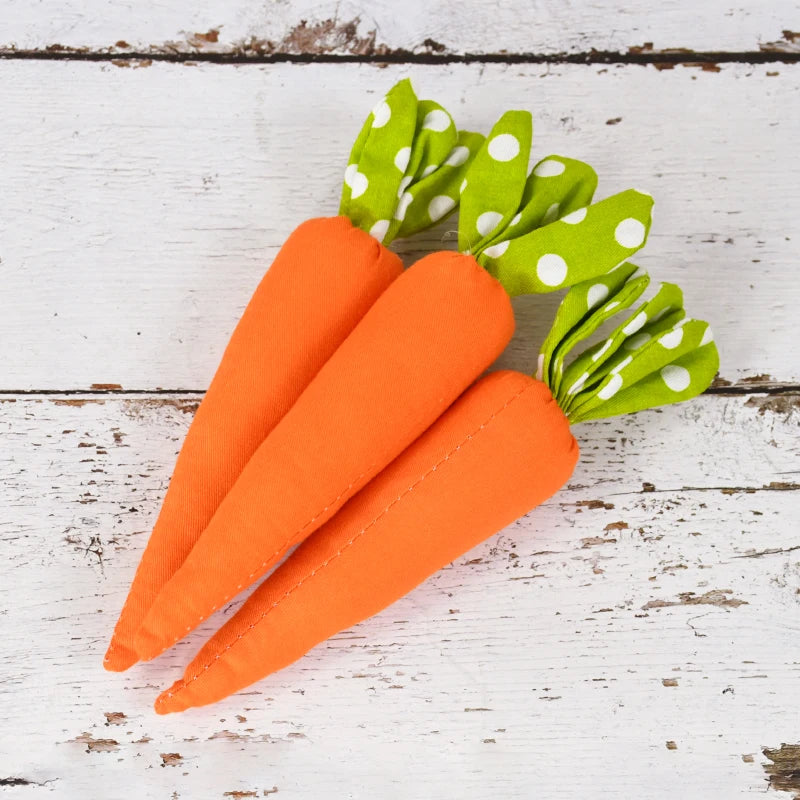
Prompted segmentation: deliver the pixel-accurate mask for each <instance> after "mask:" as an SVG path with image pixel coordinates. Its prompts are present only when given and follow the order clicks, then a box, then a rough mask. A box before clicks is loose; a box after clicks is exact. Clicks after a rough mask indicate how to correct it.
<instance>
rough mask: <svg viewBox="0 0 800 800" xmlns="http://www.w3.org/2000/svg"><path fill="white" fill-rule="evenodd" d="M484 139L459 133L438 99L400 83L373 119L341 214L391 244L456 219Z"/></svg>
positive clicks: (359, 143)
mask: <svg viewBox="0 0 800 800" xmlns="http://www.w3.org/2000/svg"><path fill="white" fill-rule="evenodd" d="M483 140H484V137H483V136H481V135H480V134H478V133H469V132H466V131H458V130H457V129H456V126H455V123H454V122H453V119H452V117H451V116H450V114H448V112H447V111H446V110H445V109H444V108H442V106H440V105H439V104H438V103H435V102H434V101H433V100H418V99H417V96H416V94H415V93H414V90H413V89H412V87H411V82H410V81H409V80H407V79H406V80H402V81H400V82H399V83H398V84H396V85H395V86H394V87H393V88H392V89H391V90H390V91H389V93H388V94H387V95H386V97H384V98H383V99H382V100H381V101H380V102H379V103H378V104H377V105H376V106H375V108H373V109H372V111H371V112H370V114H369V116H368V117H367V120H366V122H365V123H364V126H363V127H362V129H361V132H360V133H359V135H358V138H357V139H356V141H355V144H354V145H353V149H352V151H351V153H350V159H349V160H348V164H347V169H346V170H345V178H344V186H343V188H342V200H341V204H340V207H339V213H340V214H342V215H344V216H347V217H349V218H350V219H351V220H352V221H353V224H354V225H356V226H357V227H359V228H362V229H363V230H365V231H367V232H368V233H370V234H371V235H372V236H374V237H375V238H376V239H378V241H380V242H383V243H384V244H388V243H389V242H391V241H392V240H393V239H397V238H399V237H401V236H410V235H412V234H414V233H417V232H419V231H421V230H424V229H425V228H427V227H430V226H431V225H434V224H435V223H437V222H439V221H440V220H442V219H444V218H445V217H447V216H448V215H449V214H451V213H452V212H453V211H454V210H455V208H456V206H457V205H458V199H459V186H460V185H461V183H462V182H463V180H464V176H465V174H466V172H467V169H468V168H469V165H470V164H471V162H472V160H473V159H474V157H475V155H476V153H477V152H478V150H479V148H480V146H481V144H482V143H483Z"/></svg>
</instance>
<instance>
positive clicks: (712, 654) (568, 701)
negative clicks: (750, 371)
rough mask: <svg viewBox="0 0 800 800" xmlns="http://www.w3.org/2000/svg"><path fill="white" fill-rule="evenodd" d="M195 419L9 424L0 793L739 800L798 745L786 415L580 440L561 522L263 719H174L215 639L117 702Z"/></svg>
mask: <svg viewBox="0 0 800 800" xmlns="http://www.w3.org/2000/svg"><path fill="white" fill-rule="evenodd" d="M192 406H193V401H192V400H191V399H189V400H187V399H185V398H179V397H162V398H154V397H152V396H150V397H148V396H142V397H132V398H125V399H123V398H104V399H103V398H101V399H91V398H87V399H84V398H81V399H76V398H39V399H23V398H22V397H20V398H16V399H15V401H13V402H4V403H0V437H2V438H1V441H2V448H1V449H0V504H2V507H3V508H4V512H5V513H4V514H3V515H2V516H0V563H2V564H3V567H2V576H3V577H2V580H1V581H0V609H1V610H0V632H1V634H2V640H3V647H2V649H0V709H2V717H3V724H2V726H0V779H6V780H7V781H8V779H12V778H19V779H24V780H27V781H30V782H31V783H30V785H27V786H24V785H20V786H17V787H16V788H12V786H11V785H10V784H9V783H8V782H7V783H6V784H0V786H3V787H4V790H5V791H8V793H9V796H11V797H17V796H19V797H29V796H30V797H33V796H36V797H38V796H39V795H45V794H47V793H48V792H49V794H50V796H53V797H57V798H77V797H103V798H108V800H117V799H118V798H119V800H123V798H124V799H125V800H127V799H128V798H130V797H131V796H132V795H131V792H132V791H133V789H132V787H135V796H136V797H137V798H144V799H149V798H167V797H174V798H200V797H202V798H207V797H208V798H211V797H223V796H225V797H264V796H265V795H266V796H271V795H270V794H269V793H270V792H276V796H277V797H279V798H292V800H294V799H296V798H299V799H302V798H309V800H318V798H321V797H331V796H337V797H351V798H357V799H358V800H361V798H375V797H382V798H403V799H404V800H405V799H406V798H415V799H416V798H420V800H421V799H422V798H430V797H437V798H455V797H476V798H490V797H504V798H512V799H514V800H516V799H517V798H519V799H520V800H522V798H526V799H527V798H530V797H531V796H533V795H532V792H533V793H534V794H535V796H536V797H539V798H543V800H549V798H562V797H597V798H609V800H610V799H611V798H614V799H615V800H616V798H620V797H625V798H637V800H674V798H676V797H687V798H703V800H731V798H745V797H747V798H749V797H753V796H760V794H761V793H762V792H763V791H765V790H766V788H767V778H766V774H765V772H764V770H763V768H762V766H761V765H762V763H764V762H766V760H767V759H766V758H765V757H764V755H763V754H762V748H763V747H779V746H780V744H781V743H782V742H796V741H797V738H796V737H797V726H796V714H795V710H794V705H795V704H794V702H793V698H794V697H795V696H796V687H797V681H798V679H799V678H800V668H799V667H798V665H799V664H800V645H798V642H799V641H800V636H798V634H800V622H799V620H800V617H799V616H798V602H799V598H800V594H799V592H800V550H798V548H799V547H800V539H798V529H797V514H798V510H800V509H799V508H798V497H799V496H800V495H799V494H798V486H797V483H798V477H797V476H798V471H797V463H798V457H799V456H800V441H799V440H798V435H797V432H798V422H800V395H786V396H783V397H776V398H770V397H767V396H763V395H761V396H754V397H751V398H747V397H719V396H716V397H704V398H701V399H698V400H696V401H694V402H692V403H689V404H685V405H683V406H680V407H672V408H668V409H664V410H663V411H659V412H656V411H654V412H646V413H643V414H639V415H635V416H631V417H626V418H619V419H616V420H608V421H602V422H596V423H590V424H586V425H583V426H579V427H578V428H576V432H577V435H578V436H579V438H580V441H581V443H582V447H583V458H582V461H581V463H580V465H579V467H578V469H577V471H576V473H575V475H574V476H573V478H572V480H571V481H570V486H569V487H568V488H566V489H564V490H563V491H562V492H560V493H559V494H558V495H557V496H556V497H555V498H554V499H553V500H552V501H551V502H549V503H547V504H546V505H545V506H543V507H542V508H540V509H538V510H537V511H535V512H534V513H532V514H531V515H529V516H528V517H527V518H526V519H524V520H521V521H520V522H518V523H517V524H516V525H513V526H511V527H510V528H508V529H507V530H506V531H504V532H503V533H502V534H501V535H499V536H496V537H494V538H493V539H491V540H490V541H488V542H487V543H486V544H484V545H482V546H480V547H478V548H476V549H475V550H474V551H473V552H471V553H470V554H468V555H467V556H465V557H464V558H461V559H459V560H458V562H457V563H455V564H454V565H452V566H451V567H449V568H448V569H445V570H443V571H442V572H441V573H439V574H438V575H436V576H435V577H434V578H433V579H431V580H430V581H428V582H427V583H426V584H424V585H423V586H421V587H420V588H418V589H417V590H416V591H414V592H413V593H412V594H410V595H409V596H408V597H406V598H405V599H404V600H402V601H400V602H399V603H397V604H396V605H394V606H392V607H391V608H390V609H388V610H387V611H385V612H384V613H382V614H380V615H379V616H378V617H376V618H374V619H372V620H370V621H368V622H366V623H364V624H361V625H358V626H356V627H355V628H354V629H353V630H351V631H347V632H345V633H342V634H341V635H339V636H337V637H335V638H334V639H333V640H332V641H330V642H328V643H327V644H325V645H322V646H320V647H319V648H317V649H315V650H314V651H313V652H312V653H311V654H310V655H309V656H307V657H306V658H304V659H303V660H302V661H301V662H299V663H298V664H296V665H294V666H292V667H290V668H289V669H287V670H285V671H283V672H281V673H280V674H278V675H276V676H273V677H271V678H269V679H267V680H265V681H263V682H262V683H260V684H258V685H257V686H255V687H254V688H253V689H252V690H251V691H250V692H247V693H243V694H241V695H238V696H236V697H233V698H231V699H229V700H227V701H225V702H223V703H221V704H218V705H216V706H213V707H210V708H206V709H200V710H194V711H192V712H189V713H187V714H185V715H172V716H169V717H165V718H161V717H157V716H156V715H155V714H154V712H153V711H152V709H151V703H152V701H153V699H154V698H155V696H156V694H157V693H158V690H159V687H162V686H164V685H166V684H168V683H169V682H170V681H172V680H173V679H174V678H175V677H176V675H178V674H179V672H180V671H181V669H182V666H183V665H184V664H185V663H186V662H187V661H188V659H189V658H190V657H191V655H192V653H193V652H194V651H195V650H196V648H197V647H198V646H199V643H200V642H201V640H203V639H204V638H205V637H206V636H207V635H208V634H209V633H210V630H211V627H210V626H208V625H206V626H204V628H203V630H202V631H200V632H199V633H197V634H195V635H193V636H192V637H191V638H190V639H189V640H188V642H186V643H183V644H181V645H180V646H179V647H177V648H176V649H175V651H174V652H172V653H170V654H169V655H167V656H165V657H163V658H162V659H160V660H158V661H156V662H155V663H152V664H149V665H145V666H140V667H137V668H136V669H134V670H132V671H131V672H129V673H126V674H124V675H112V674H108V673H105V672H104V671H103V669H102V667H101V659H102V655H103V652H104V649H105V644H106V640H107V637H108V635H109V633H110V630H111V628H112V626H113V621H114V618H115V614H116V612H117V611H118V609H119V607H120V605H121V603H122V600H123V597H124V593H125V589H126V585H127V583H128V581H129V580H130V578H131V576H132V573H133V570H134V568H135V564H136V562H137V560H138V557H139V554H140V552H141V550H142V547H143V546H144V542H145V538H146V535H147V533H148V531H149V528H150V526H151V524H152V522H153V520H154V517H155V514H156V512H157V509H158V506H159V503H160V500H161V497H162V495H163V492H164V488H165V485H166V482H167V479H168V475H169V472H170V469H171V466H172V461H173V458H174V454H175V452H176V450H177V448H178V446H179V443H180V441H181V439H182V437H183V435H184V434H185V431H186V428H187V426H188V423H189V420H190V418H191V412H192ZM643 482H647V483H650V484H652V486H653V488H654V491H652V492H643V491H642V484H643ZM603 504H607V505H608V506H609V507H604V506H603ZM612 505H613V507H610V506H612ZM230 611H231V610H230V609H228V613H230ZM213 623H215V624H218V623H219V619H216V620H213ZM669 742H673V743H674V745H672V744H668V743H669ZM672 747H674V748H676V749H670V748H672ZM750 758H752V761H751V762H748V761H747V760H745V759H750ZM237 792H239V793H240V794H236V793H237ZM773 794H774V796H775V797H776V798H782V797H786V798H787V800H788V798H789V796H790V795H788V794H782V793H780V792H775V793H771V795H770V796H773Z"/></svg>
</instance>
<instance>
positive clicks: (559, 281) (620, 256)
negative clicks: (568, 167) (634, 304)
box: [468, 159, 653, 297]
mask: <svg viewBox="0 0 800 800" xmlns="http://www.w3.org/2000/svg"><path fill="white" fill-rule="evenodd" d="M550 160H552V159H550ZM468 179H469V178H468ZM652 206H653V198H652V197H650V195H647V194H642V193H641V192H637V191H635V190H634V189H628V190H627V191H624V192H620V193H619V194H615V195H613V196H611V197H607V198H606V199H604V200H600V201H599V202H596V203H592V204H591V205H589V206H584V207H583V208H580V209H577V210H575V211H571V212H570V213H567V214H565V216H563V217H561V218H560V219H558V220H556V221H554V222H551V223H550V224H546V225H544V226H543V227H540V228H536V229H535V230H531V231H529V232H527V231H520V235H517V232H516V230H514V231H509V233H511V234H512V236H511V237H510V238H507V239H505V240H504V241H501V242H498V243H497V244H493V245H492V246H491V247H489V248H487V249H486V250H484V252H483V253H482V254H481V255H480V256H479V258H478V261H479V262H480V263H481V264H483V265H484V266H485V267H486V269H487V270H488V271H489V272H490V273H491V274H492V275H494V276H495V277H496V278H497V279H498V280H499V281H500V282H501V283H502V284H503V286H504V287H505V289H506V291H507V292H508V293H509V294H510V295H511V296H512V297H513V296H516V295H520V294H534V293H535V294H538V293H541V292H552V291H554V290H555V289H561V288H563V287H565V286H573V285H575V284H576V283H580V282H582V281H584V280H587V279H589V278H591V277H594V276H597V275H603V274H604V273H606V272H608V271H609V270H610V269H613V268H614V267H615V266H617V265H618V264H620V263H621V262H623V261H624V260H625V259H626V258H628V257H629V256H631V255H632V254H633V253H635V252H636V251H637V250H639V249H640V248H641V247H643V246H644V243H645V241H646V240H647V235H648V233H649V231H650V224H651V209H652Z"/></svg>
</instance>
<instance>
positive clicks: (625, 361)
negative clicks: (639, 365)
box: [611, 356, 633, 375]
mask: <svg viewBox="0 0 800 800" xmlns="http://www.w3.org/2000/svg"><path fill="white" fill-rule="evenodd" d="M631 361H633V356H628V357H627V358H623V359H622V361H620V362H619V364H617V366H616V367H614V368H613V369H612V370H611V374H612V375H616V374H617V373H618V372H622V370H624V369H625V367H627V366H628V364H630V363H631Z"/></svg>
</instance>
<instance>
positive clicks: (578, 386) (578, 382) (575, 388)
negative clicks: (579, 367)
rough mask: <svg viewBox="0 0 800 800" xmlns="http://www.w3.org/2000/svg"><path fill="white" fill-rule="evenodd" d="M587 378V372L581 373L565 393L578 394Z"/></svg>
mask: <svg viewBox="0 0 800 800" xmlns="http://www.w3.org/2000/svg"><path fill="white" fill-rule="evenodd" d="M588 379H589V373H588V372H584V373H583V375H581V376H580V378H578V380H576V381H575V383H573V384H572V386H570V387H569V389H567V394H578V392H579V391H580V390H581V389H582V388H583V384H584V383H586V381H587V380H588Z"/></svg>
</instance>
